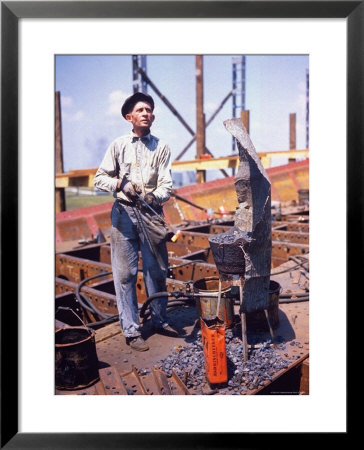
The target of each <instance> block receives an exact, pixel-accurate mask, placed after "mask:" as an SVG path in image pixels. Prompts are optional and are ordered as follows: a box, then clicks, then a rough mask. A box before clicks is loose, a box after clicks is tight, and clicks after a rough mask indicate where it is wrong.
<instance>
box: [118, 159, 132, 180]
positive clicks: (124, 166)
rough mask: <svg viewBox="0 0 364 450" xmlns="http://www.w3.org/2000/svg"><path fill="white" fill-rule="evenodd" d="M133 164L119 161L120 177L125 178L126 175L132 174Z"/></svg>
mask: <svg viewBox="0 0 364 450" xmlns="http://www.w3.org/2000/svg"><path fill="white" fill-rule="evenodd" d="M130 170H131V164H130V163H124V162H123V163H120V162H119V178H123V176H124V175H130Z"/></svg>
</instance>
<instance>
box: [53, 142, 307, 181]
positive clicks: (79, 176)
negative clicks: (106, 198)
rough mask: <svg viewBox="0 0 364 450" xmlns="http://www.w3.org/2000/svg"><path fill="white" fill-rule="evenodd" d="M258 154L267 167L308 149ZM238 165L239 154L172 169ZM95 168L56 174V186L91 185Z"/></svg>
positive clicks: (176, 163) (180, 163)
mask: <svg viewBox="0 0 364 450" xmlns="http://www.w3.org/2000/svg"><path fill="white" fill-rule="evenodd" d="M258 156H259V158H260V160H261V162H262V164H263V167H269V166H270V161H271V159H272V158H308V156H309V152H308V150H307V149H306V150H286V151H276V152H259V153H258ZM238 165H239V156H238V155H236V156H226V157H223V158H206V159H205V158H203V159H193V160H191V161H173V162H172V170H173V171H179V170H209V169H232V168H237V167H238ZM96 171H97V169H80V170H71V171H69V172H68V173H57V174H56V188H66V187H69V186H80V187H81V186H82V187H86V186H88V187H93V185H94V177H95V174H96Z"/></svg>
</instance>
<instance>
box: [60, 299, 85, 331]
mask: <svg viewBox="0 0 364 450" xmlns="http://www.w3.org/2000/svg"><path fill="white" fill-rule="evenodd" d="M59 310H64V311H71V312H72V313H73V314H74V315H75V316H76V317H77V319H78V320H79V321H80V322H81V323H82V325H83V326H84V327H85V328H86V330H87V331H88V332H89V333H90V335H92V331H91V330H90V328H89V327H88V326H87V325H86V324H85V322H84V321H83V320H82V319H81V317H80V316H79V315H78V314H77V313H75V312H74V311H73V309H72V308H69V307H68V306H58V308H57V310H56V315H57V313H58V311H59Z"/></svg>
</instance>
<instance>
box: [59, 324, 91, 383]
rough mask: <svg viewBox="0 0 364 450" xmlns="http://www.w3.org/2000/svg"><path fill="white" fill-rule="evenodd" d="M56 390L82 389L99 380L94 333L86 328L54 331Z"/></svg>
mask: <svg viewBox="0 0 364 450" xmlns="http://www.w3.org/2000/svg"><path fill="white" fill-rule="evenodd" d="M55 345H56V354H55V357H56V370H55V375H56V383H55V384H56V388H57V389H82V388H85V387H87V386H90V385H91V384H93V383H95V382H96V381H97V380H99V370H98V358H97V354H96V344H95V332H94V330H89V329H87V328H86V327H66V328H61V329H59V330H57V331H56V336H55Z"/></svg>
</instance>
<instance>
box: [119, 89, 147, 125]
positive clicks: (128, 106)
mask: <svg viewBox="0 0 364 450" xmlns="http://www.w3.org/2000/svg"><path fill="white" fill-rule="evenodd" d="M138 102H146V103H149V104H150V106H151V107H152V111H153V110H154V101H153V99H152V97H151V96H150V95H148V94H143V93H142V92H136V93H135V94H133V95H131V96H130V97H128V98H127V99H126V100H125V102H124V104H123V106H122V107H121V114H122V115H123V117H124V119H125V118H126V117H125V116H126V115H127V114H129V113H130V112H131V111H132V110H133V108H134V106H135V105H136V104H137V103H138Z"/></svg>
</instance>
